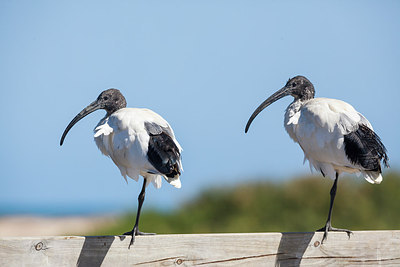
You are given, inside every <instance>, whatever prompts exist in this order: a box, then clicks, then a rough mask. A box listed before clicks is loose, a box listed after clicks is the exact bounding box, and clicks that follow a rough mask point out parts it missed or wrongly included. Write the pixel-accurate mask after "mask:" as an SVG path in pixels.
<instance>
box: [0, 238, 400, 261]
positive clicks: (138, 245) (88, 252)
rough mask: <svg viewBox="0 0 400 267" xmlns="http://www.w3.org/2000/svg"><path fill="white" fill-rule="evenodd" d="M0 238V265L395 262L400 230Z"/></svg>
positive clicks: (399, 251)
mask: <svg viewBox="0 0 400 267" xmlns="http://www.w3.org/2000/svg"><path fill="white" fill-rule="evenodd" d="M321 238H322V233H314V232H311V233H252V234H191V235H156V236H138V237H136V242H135V244H134V245H133V247H131V249H128V245H129V238H126V237H123V236H95V237H77V236H71V237H68V236H67V237H58V236H57V237H41V238H40V237H22V238H21V237H15V238H13V237H9V238H4V237H3V238H0V266H75V265H76V266H100V265H102V266H113V267H117V266H132V265H139V266H194V265H200V266H238V265H244V264H249V266H298V265H301V266H360V265H362V266H366V265H370V266H376V265H388V266H390V265H391V266H400V231H358V232H354V234H353V235H352V236H351V238H350V239H349V238H348V237H347V235H346V234H344V233H329V237H328V240H327V241H326V242H325V243H324V244H323V245H321V244H320V240H321Z"/></svg>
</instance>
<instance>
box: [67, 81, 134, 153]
mask: <svg viewBox="0 0 400 267" xmlns="http://www.w3.org/2000/svg"><path fill="white" fill-rule="evenodd" d="M125 107H126V100H125V97H124V96H123V95H122V94H121V92H120V91H119V90H117V89H108V90H105V91H103V92H102V93H101V94H100V95H99V96H98V97H97V99H96V100H95V101H93V102H92V103H91V104H90V105H89V106H87V107H86V108H84V109H83V110H82V111H81V112H79V113H78V115H76V116H75V118H73V119H72V121H71V122H70V123H69V124H68V126H67V128H65V130H64V133H63V135H62V137H61V140H60V146H62V144H63V143H64V138H65V137H66V136H67V133H68V131H69V130H70V129H71V128H72V126H74V125H75V124H76V123H77V122H78V121H80V120H81V119H83V118H84V117H86V116H87V115H89V114H90V113H92V112H93V111H96V110H98V109H104V110H106V111H107V115H111V114H112V113H114V112H115V111H117V110H119V109H121V108H125Z"/></svg>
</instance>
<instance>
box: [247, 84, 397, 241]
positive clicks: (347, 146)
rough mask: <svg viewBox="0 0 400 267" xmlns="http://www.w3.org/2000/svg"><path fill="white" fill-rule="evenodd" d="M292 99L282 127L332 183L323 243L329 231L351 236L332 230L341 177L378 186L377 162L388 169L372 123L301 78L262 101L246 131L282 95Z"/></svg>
mask: <svg viewBox="0 0 400 267" xmlns="http://www.w3.org/2000/svg"><path fill="white" fill-rule="evenodd" d="M288 95H291V96H293V97H294V101H293V102H292V103H291V104H290V105H289V106H288V107H287V109H286V112H285V119H284V126H285V129H286V131H287V133H288V134H289V136H290V138H291V139H293V141H294V142H296V143H298V144H299V145H300V147H301V149H302V150H303V152H304V160H308V161H309V163H310V168H311V170H312V168H314V169H315V170H317V171H318V172H321V174H322V175H323V176H324V177H325V176H328V177H330V178H331V179H332V180H333V185H332V188H331V191H330V205H329V212H328V219H327V221H326V224H325V226H324V227H322V228H321V229H319V230H317V231H323V232H324V235H323V238H322V243H323V242H324V241H325V240H326V239H327V236H328V232H329V231H336V232H346V233H347V234H348V236H349V237H350V234H351V233H352V232H351V231H350V230H347V229H338V228H334V227H332V224H331V219H332V207H333V202H334V200H335V196H336V190H337V183H338V178H339V175H340V174H342V173H343V172H346V173H358V174H361V176H362V177H364V178H365V180H367V181H368V182H369V183H371V184H379V183H381V182H382V175H381V173H382V169H381V161H382V162H383V164H384V165H385V167H389V165H388V161H389V159H388V156H387V152H386V148H385V146H384V145H383V143H382V142H381V140H380V138H379V136H378V135H377V134H376V133H375V132H374V130H373V128H372V126H371V123H370V122H369V121H368V120H367V119H366V118H365V117H364V116H363V115H362V114H361V113H359V112H357V111H356V110H355V109H354V108H353V107H352V106H351V105H350V104H348V103H346V102H344V101H341V100H337V99H330V98H314V95H315V90H314V86H313V84H312V83H311V82H310V81H309V80H308V79H307V78H306V77H304V76H296V77H294V78H291V79H289V81H288V82H287V83H286V85H285V86H284V87H283V88H282V89H280V90H278V91H277V92H275V93H274V94H272V95H271V96H270V97H269V98H268V99H267V100H265V101H264V102H263V103H262V104H261V105H260V106H259V107H258V108H257V109H256V110H255V111H254V113H253V114H252V115H251V117H250V119H249V120H248V122H247V125H246V128H245V132H246V133H247V131H248V130H249V127H250V125H251V123H252V121H253V120H254V118H255V117H256V116H257V115H258V114H259V113H260V112H261V111H262V110H263V109H265V108H266V107H268V106H269V105H270V104H272V103H273V102H275V101H277V100H279V99H281V98H282V97H285V96H288Z"/></svg>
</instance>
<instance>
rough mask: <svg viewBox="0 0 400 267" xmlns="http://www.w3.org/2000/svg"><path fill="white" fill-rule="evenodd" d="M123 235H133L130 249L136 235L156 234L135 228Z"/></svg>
mask: <svg viewBox="0 0 400 267" xmlns="http://www.w3.org/2000/svg"><path fill="white" fill-rule="evenodd" d="M133 233H135V234H133ZM123 235H130V236H131V237H132V238H131V242H130V243H129V247H128V249H130V248H131V246H132V245H133V243H135V236H137V235H155V233H144V232H141V231H139V230H138V229H137V228H133V230H132V231H129V232H126V233H124V234H123Z"/></svg>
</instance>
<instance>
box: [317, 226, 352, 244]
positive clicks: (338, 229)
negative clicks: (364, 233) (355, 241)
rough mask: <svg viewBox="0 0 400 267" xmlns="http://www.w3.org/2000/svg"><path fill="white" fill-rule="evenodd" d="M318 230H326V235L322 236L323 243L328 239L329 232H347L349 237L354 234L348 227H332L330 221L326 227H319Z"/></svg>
mask: <svg viewBox="0 0 400 267" xmlns="http://www.w3.org/2000/svg"><path fill="white" fill-rule="evenodd" d="M317 232H324V236H323V237H322V240H321V244H323V243H324V241H325V240H327V239H328V232H346V234H347V236H348V237H349V239H350V235H351V234H353V232H352V231H350V230H348V229H341V228H335V227H332V225H331V223H330V222H327V223H326V225H325V226H324V227H322V228H321V229H318V230H317Z"/></svg>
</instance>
